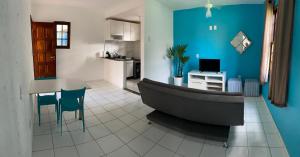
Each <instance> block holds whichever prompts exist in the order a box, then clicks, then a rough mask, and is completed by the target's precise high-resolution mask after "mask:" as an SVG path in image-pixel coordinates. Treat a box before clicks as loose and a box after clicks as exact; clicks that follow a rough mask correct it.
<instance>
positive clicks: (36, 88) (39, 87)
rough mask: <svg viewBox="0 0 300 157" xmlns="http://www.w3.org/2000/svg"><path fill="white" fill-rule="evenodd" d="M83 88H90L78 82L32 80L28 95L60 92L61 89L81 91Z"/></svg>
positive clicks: (82, 82) (67, 80)
mask: <svg viewBox="0 0 300 157" xmlns="http://www.w3.org/2000/svg"><path fill="white" fill-rule="evenodd" d="M84 87H86V88H87V89H90V88H91V87H90V86H89V85H88V84H87V83H85V82H84V81H80V80H69V79H53V80H32V81H31V84H30V91H29V94H38V93H52V92H60V91H61V89H65V90H75V89H82V88H84Z"/></svg>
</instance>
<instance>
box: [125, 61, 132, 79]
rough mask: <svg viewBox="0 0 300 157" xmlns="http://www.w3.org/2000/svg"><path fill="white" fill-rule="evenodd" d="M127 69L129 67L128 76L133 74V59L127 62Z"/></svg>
mask: <svg viewBox="0 0 300 157" xmlns="http://www.w3.org/2000/svg"><path fill="white" fill-rule="evenodd" d="M126 65H127V66H126V69H127V77H132V76H133V61H127V62H126Z"/></svg>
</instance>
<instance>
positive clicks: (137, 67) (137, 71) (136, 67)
mask: <svg viewBox="0 0 300 157" xmlns="http://www.w3.org/2000/svg"><path fill="white" fill-rule="evenodd" d="M140 77H141V61H140V60H133V78H135V79H138V78H140Z"/></svg>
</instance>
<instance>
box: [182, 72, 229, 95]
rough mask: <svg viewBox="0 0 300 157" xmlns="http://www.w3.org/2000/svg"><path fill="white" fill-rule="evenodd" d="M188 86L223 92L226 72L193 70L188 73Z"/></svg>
mask: <svg viewBox="0 0 300 157" xmlns="http://www.w3.org/2000/svg"><path fill="white" fill-rule="evenodd" d="M188 87H189V88H195V89H200V90H210V91H223V92H225V88H226V72H201V71H198V70H193V71H191V72H189V73H188Z"/></svg>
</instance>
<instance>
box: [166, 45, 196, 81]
mask: <svg viewBox="0 0 300 157" xmlns="http://www.w3.org/2000/svg"><path fill="white" fill-rule="evenodd" d="M187 47H188V45H185V44H183V45H176V46H173V47H170V48H168V50H167V57H168V58H169V59H173V60H174V61H175V63H176V64H177V66H176V69H177V70H176V71H177V74H176V76H179V77H182V76H183V66H184V64H186V63H187V62H188V61H189V59H190V57H189V56H185V55H184V54H185V52H186V49H187Z"/></svg>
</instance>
